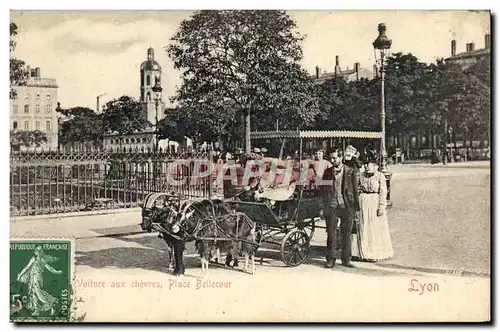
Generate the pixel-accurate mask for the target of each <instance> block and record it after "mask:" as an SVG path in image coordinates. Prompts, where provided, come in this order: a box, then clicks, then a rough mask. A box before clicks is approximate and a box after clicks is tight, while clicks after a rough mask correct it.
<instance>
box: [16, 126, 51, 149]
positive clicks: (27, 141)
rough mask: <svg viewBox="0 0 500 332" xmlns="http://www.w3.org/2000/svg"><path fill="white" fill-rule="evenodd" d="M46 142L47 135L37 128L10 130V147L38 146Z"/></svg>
mask: <svg viewBox="0 0 500 332" xmlns="http://www.w3.org/2000/svg"><path fill="white" fill-rule="evenodd" d="M44 143H47V135H46V134H45V133H44V132H41V131H39V130H31V131H30V130H26V131H25V130H16V131H11V132H10V145H11V147H16V146H24V147H27V148H30V147H34V146H35V147H39V146H41V145H42V144H44Z"/></svg>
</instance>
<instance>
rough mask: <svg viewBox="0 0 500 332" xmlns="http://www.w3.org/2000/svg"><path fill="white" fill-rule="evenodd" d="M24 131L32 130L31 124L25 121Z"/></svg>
mask: <svg viewBox="0 0 500 332" xmlns="http://www.w3.org/2000/svg"><path fill="white" fill-rule="evenodd" d="M24 130H30V122H29V121H24Z"/></svg>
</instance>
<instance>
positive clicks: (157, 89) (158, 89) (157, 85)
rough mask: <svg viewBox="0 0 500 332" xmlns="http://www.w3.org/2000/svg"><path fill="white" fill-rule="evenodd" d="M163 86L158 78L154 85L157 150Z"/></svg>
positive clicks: (156, 149) (156, 146)
mask: <svg viewBox="0 0 500 332" xmlns="http://www.w3.org/2000/svg"><path fill="white" fill-rule="evenodd" d="M162 91H163V88H162V87H161V85H160V80H159V79H158V78H156V81H155V85H154V86H153V92H154V93H155V105H156V117H155V122H156V123H155V151H158V144H159V141H158V108H159V107H160V101H161V92H162Z"/></svg>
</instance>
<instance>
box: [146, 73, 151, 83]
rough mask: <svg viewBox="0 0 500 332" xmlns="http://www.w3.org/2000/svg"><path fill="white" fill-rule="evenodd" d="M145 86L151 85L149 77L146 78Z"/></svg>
mask: <svg viewBox="0 0 500 332" xmlns="http://www.w3.org/2000/svg"><path fill="white" fill-rule="evenodd" d="M146 85H151V76H149V75H147V76H146Z"/></svg>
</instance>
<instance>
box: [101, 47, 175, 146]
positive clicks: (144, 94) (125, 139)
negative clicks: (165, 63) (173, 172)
mask: <svg viewBox="0 0 500 332" xmlns="http://www.w3.org/2000/svg"><path fill="white" fill-rule="evenodd" d="M161 74H162V68H161V66H160V64H159V63H158V62H157V61H156V60H155V52H154V49H153V48H151V47H150V48H148V50H147V58H146V60H145V61H144V62H143V63H142V64H141V66H140V82H141V84H140V101H141V103H142V111H143V115H144V116H145V117H146V118H147V119H148V121H149V122H150V123H151V124H152V125H151V127H149V128H146V129H145V130H143V131H141V132H135V133H133V134H130V135H126V136H121V137H120V135H119V134H118V133H111V134H108V135H106V136H105V137H104V138H103V146H104V149H105V150H107V151H115V152H118V151H122V152H123V151H127V152H128V151H130V150H135V149H138V150H141V149H145V150H146V149H148V148H149V149H154V148H155V147H156V125H157V123H158V122H159V121H160V120H162V119H163V118H165V104H164V102H163V101H162V100H159V101H157V100H156V95H155V92H154V91H153V87H154V86H155V84H159V85H160V86H161ZM158 147H161V148H168V143H167V145H165V143H164V142H161V143H160V142H158Z"/></svg>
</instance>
